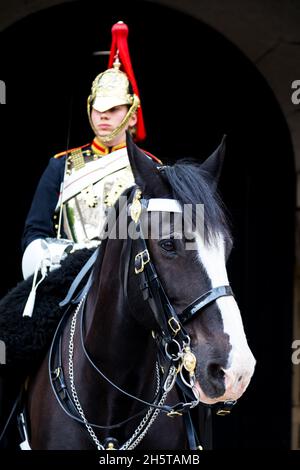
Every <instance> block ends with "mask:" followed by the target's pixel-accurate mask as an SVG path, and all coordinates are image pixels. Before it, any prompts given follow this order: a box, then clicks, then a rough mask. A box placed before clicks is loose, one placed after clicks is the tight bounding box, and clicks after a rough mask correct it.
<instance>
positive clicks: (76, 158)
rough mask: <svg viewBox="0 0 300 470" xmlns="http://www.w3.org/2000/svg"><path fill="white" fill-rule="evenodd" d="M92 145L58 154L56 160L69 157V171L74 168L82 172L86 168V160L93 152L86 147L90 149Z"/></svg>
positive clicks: (55, 156)
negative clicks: (81, 169)
mask: <svg viewBox="0 0 300 470" xmlns="http://www.w3.org/2000/svg"><path fill="white" fill-rule="evenodd" d="M90 145H91V144H86V145H82V146H81V147H75V148H73V149H69V150H65V151H64V152H60V153H57V154H56V155H54V158H61V157H63V156H67V157H68V169H69V170H70V168H71V167H73V168H74V169H75V170H80V168H83V167H84V166H85V163H86V162H85V158H84V157H90V155H91V153H92V152H91V150H90V149H89V148H86V147H90Z"/></svg>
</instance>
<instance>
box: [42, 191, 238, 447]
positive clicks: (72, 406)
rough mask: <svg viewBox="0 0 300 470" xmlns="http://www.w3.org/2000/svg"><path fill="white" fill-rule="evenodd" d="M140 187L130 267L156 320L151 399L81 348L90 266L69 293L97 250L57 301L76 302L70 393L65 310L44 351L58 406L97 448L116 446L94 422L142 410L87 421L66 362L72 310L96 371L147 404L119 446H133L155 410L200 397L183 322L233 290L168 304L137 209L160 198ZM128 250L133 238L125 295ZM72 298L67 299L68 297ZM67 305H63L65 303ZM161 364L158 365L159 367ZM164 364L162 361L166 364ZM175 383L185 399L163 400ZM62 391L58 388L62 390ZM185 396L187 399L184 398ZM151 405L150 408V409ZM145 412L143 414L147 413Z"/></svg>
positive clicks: (174, 411)
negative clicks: (179, 306) (181, 305)
mask: <svg viewBox="0 0 300 470" xmlns="http://www.w3.org/2000/svg"><path fill="white" fill-rule="evenodd" d="M141 196H142V193H141V191H140V189H138V188H137V189H135V193H134V197H133V200H132V203H131V205H130V207H129V212H130V216H131V219H132V220H133V221H134V223H135V228H136V231H137V232H138V233H139V235H140V236H139V237H138V239H137V240H136V241H135V249H136V251H137V252H135V256H134V270H135V274H136V275H137V276H138V278H139V285H140V290H141V292H142V295H143V299H144V301H145V302H148V304H149V306H150V308H151V310H152V312H153V315H154V318H155V320H156V323H157V325H158V330H157V331H156V332H155V333H154V332H153V337H154V339H155V341H156V344H157V347H158V351H159V353H158V359H157V364H156V369H157V387H156V392H155V396H154V398H153V401H152V402H147V401H145V400H142V399H140V398H138V397H136V396H134V395H131V394H129V393H128V392H126V391H125V390H123V389H121V388H120V387H118V386H117V385H116V384H115V383H114V382H112V381H111V380H110V379H109V378H108V377H107V376H105V375H104V373H103V372H102V371H101V370H100V369H99V368H98V367H97V366H96V364H95V363H94V362H93V360H92V358H91V357H90V355H89V353H88V351H87V350H86V347H85V344H84V312H85V309H84V306H85V300H86V297H87V293H88V291H89V288H90V286H91V283H92V279H93V272H91V274H90V276H89V279H88V282H87V284H86V286H85V287H84V289H83V290H82V291H81V292H80V294H79V295H77V297H76V298H75V299H74V298H73V295H74V292H76V288H77V287H78V285H79V284H80V283H81V281H82V279H83V277H84V276H86V275H87V273H88V272H89V271H90V270H91V268H92V266H93V263H94V260H95V259H96V257H97V256H96V255H95V254H94V255H93V262H91V261H88V267H86V266H84V267H83V268H82V272H80V273H79V274H78V276H77V277H76V279H75V280H74V281H73V283H72V286H71V288H70V290H71V291H72V295H71V294H70V293H68V294H67V297H66V299H67V300H64V301H63V302H61V305H62V306H65V305H66V304H69V308H70V305H71V304H74V303H75V304H76V303H77V308H76V310H75V312H74V313H73V318H72V321H71V328H70V342H69V379H70V383H71V394H72V396H70V393H69V392H68V389H67V387H66V382H65V379H64V375H63V368H62V357H61V341H62V340H61V333H62V331H63V327H64V325H65V323H66V321H67V318H68V317H69V315H68V314H67V313H68V312H66V314H65V316H64V317H63V319H62V321H61V322H60V324H59V326H58V328H57V331H56V333H55V336H54V339H53V342H52V346H51V350H50V354H49V377H50V383H51V386H52V390H53V392H54V395H55V397H56V399H57V401H58V403H59V404H60V406H61V408H62V409H63V411H64V412H65V413H66V414H67V415H68V416H69V417H71V418H72V419H74V420H76V421H78V422H80V423H82V424H84V425H85V426H86V428H87V430H88V432H89V434H90V436H91V437H92V439H93V441H94V443H95V444H96V446H97V448H98V449H108V448H115V447H114V446H115V444H114V441H115V440H114V439H113V438H109V439H108V440H107V442H106V443H105V444H104V445H103V444H101V443H100V442H99V441H98V439H97V437H96V435H95V433H94V431H93V428H100V429H114V428H118V427H120V426H122V425H123V424H125V423H127V422H128V421H130V420H131V419H134V418H136V417H137V416H139V415H140V414H142V413H143V412H144V411H145V410H142V411H141V412H140V413H137V414H136V415H134V416H131V417H130V418H128V419H126V420H125V421H123V422H121V423H117V424H114V425H111V426H101V425H98V424H93V423H89V422H88V421H87V419H86V418H85V415H84V412H83V410H82V408H81V405H80V402H79V400H78V396H77V392H76V389H75V384H74V381H73V380H72V370H73V369H72V368H73V365H72V362H70V357H71V356H72V353H73V348H74V343H73V337H74V333H75V328H76V321H77V316H78V315H79V314H80V315H81V322H80V324H81V326H80V332H81V333H80V336H81V347H82V350H83V352H84V355H85V357H86V358H87V360H88V362H89V363H90V365H91V366H92V367H93V368H94V369H95V370H96V372H97V373H98V374H99V375H100V376H101V377H102V378H103V379H104V380H105V381H107V382H108V383H109V384H110V385H111V386H112V387H114V388H115V389H117V390H118V391H119V392H120V393H122V394H124V395H126V396H128V397H130V398H132V399H134V400H136V401H138V402H140V403H143V404H145V405H146V406H147V407H149V410H148V412H147V414H146V416H145V417H144V419H143V420H142V421H141V423H142V424H141V423H140V425H139V426H138V428H137V429H136V431H135V432H134V434H133V436H132V437H131V438H130V439H129V440H128V441H127V442H126V443H125V444H124V445H122V446H121V447H120V448H121V449H132V448H135V447H136V445H138V443H139V442H140V441H141V439H142V438H143V437H144V436H145V434H146V432H147V431H148V429H149V428H150V426H151V425H152V423H153V422H154V420H155V419H156V417H157V416H158V414H159V412H165V413H166V414H167V415H168V416H170V417H174V416H181V415H182V414H186V413H188V412H189V410H191V409H192V408H194V407H195V406H196V405H198V403H199V401H200V397H199V394H198V391H197V389H196V387H195V382H196V379H195V367H196V357H195V355H194V354H193V352H192V350H191V347H190V337H189V335H188V334H187V332H186V331H185V329H184V325H185V324H186V323H187V322H189V321H191V320H193V319H194V318H195V317H196V316H197V315H199V314H200V313H201V311H202V310H203V308H205V307H206V306H208V305H209V304H211V303H212V302H214V301H215V300H216V299H218V298H220V297H223V296H232V295H233V293H232V290H231V287H230V286H229V285H223V286H219V287H215V288H212V289H211V290H209V291H208V292H206V293H205V294H203V295H201V296H200V297H199V298H197V299H196V300H194V301H193V302H192V303H191V304H190V305H189V306H188V307H186V308H185V310H184V311H183V312H182V313H181V314H180V316H178V315H177V313H176V311H175V309H174V307H173V306H172V304H171V302H170V301H169V299H168V296H167V295H166V293H165V291H164V288H163V286H162V283H161V281H160V279H159V276H158V273H157V271H156V268H155V266H154V264H153V263H152V261H151V257H150V253H149V250H148V246H147V243H146V240H145V237H144V236H143V231H142V225H141V219H140V216H141V214H142V212H145V211H147V212H151V211H157V210H160V211H161V210H162V205H161V200H158V199H142V197H141ZM163 201H164V204H163V210H164V211H168V210H169V212H174V211H176V212H179V211H181V209H180V206H179V204H178V202H177V201H175V200H174V199H164V200H163ZM132 250H133V243H132V240H130V241H129V246H127V250H126V259H125V263H124V293H125V296H126V297H127V286H128V277H129V267H130V262H131V259H132V258H131V256H132ZM100 255H101V246H100V254H99V255H98V256H100ZM71 299H72V300H71ZM67 310H68V309H67ZM162 364H163V367H162ZM166 365H167V367H166ZM163 368H164V370H165V372H164V373H163V374H162V377H160V373H159V370H160V369H163ZM175 383H176V384H177V385H178V387H179V388H180V389H181V391H182V393H183V396H184V401H182V402H179V403H177V404H176V405H166V404H165V403H164V402H165V399H166V397H167V394H168V393H169V392H170V390H171V389H172V388H173V386H174V385H175ZM62 392H63V393H62ZM186 397H188V400H187V398H186ZM234 404H235V402H233V401H232V402H231V401H228V402H225V403H224V404H223V407H222V409H221V410H219V411H218V414H227V413H229V412H230V410H231V408H232V406H233V405H234ZM207 406H209V405H207ZM150 410H151V412H150ZM146 417H147V419H146Z"/></svg>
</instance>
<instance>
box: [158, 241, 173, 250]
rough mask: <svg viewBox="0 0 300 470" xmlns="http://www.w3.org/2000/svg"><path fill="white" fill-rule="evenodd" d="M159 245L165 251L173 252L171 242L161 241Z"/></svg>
mask: <svg viewBox="0 0 300 470" xmlns="http://www.w3.org/2000/svg"><path fill="white" fill-rule="evenodd" d="M159 244H160V246H161V248H163V249H164V250H165V251H169V252H170V251H175V245H174V242H173V240H162V241H161V242H160V243H159Z"/></svg>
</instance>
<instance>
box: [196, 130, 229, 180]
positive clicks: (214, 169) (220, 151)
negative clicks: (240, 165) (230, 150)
mask: <svg viewBox="0 0 300 470" xmlns="http://www.w3.org/2000/svg"><path fill="white" fill-rule="evenodd" d="M225 141H226V135H224V136H223V138H222V141H221V143H220V145H219V146H218V147H217V148H216V150H215V151H214V152H213V153H212V154H211V155H210V156H209V157H208V158H207V159H206V160H205V161H204V162H203V163H202V165H201V169H202V170H204V171H206V172H207V173H208V174H209V175H210V177H211V181H212V184H213V186H214V188H216V187H217V185H218V181H219V178H220V175H221V171H222V166H223V161H224V156H225V149H226V144H225Z"/></svg>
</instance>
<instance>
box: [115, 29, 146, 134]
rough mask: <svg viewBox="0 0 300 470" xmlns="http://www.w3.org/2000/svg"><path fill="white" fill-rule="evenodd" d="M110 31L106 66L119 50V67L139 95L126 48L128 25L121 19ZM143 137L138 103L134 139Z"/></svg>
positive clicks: (143, 132)
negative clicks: (109, 45) (108, 54)
mask: <svg viewBox="0 0 300 470" xmlns="http://www.w3.org/2000/svg"><path fill="white" fill-rule="evenodd" d="M111 32H112V44H111V48H110V56H109V61H108V68H111V67H112V66H113V63H114V60H115V56H116V54H117V51H119V60H120V62H121V69H122V70H123V71H124V72H125V73H126V75H127V77H128V79H129V81H130V83H131V86H132V89H133V93H134V94H136V95H137V96H138V97H140V95H139V90H138V86H137V83H136V79H135V76H134V73H133V68H132V65H131V60H130V55H129V49H128V44H127V37H128V26H127V25H126V24H125V23H123V22H122V21H119V22H118V23H116V24H114V25H113V27H112V29H111ZM145 137H146V130H145V125H144V118H143V112H142V107H141V105H140V106H139V107H138V110H137V127H136V136H135V140H136V141H139V140H144V139H145Z"/></svg>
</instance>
